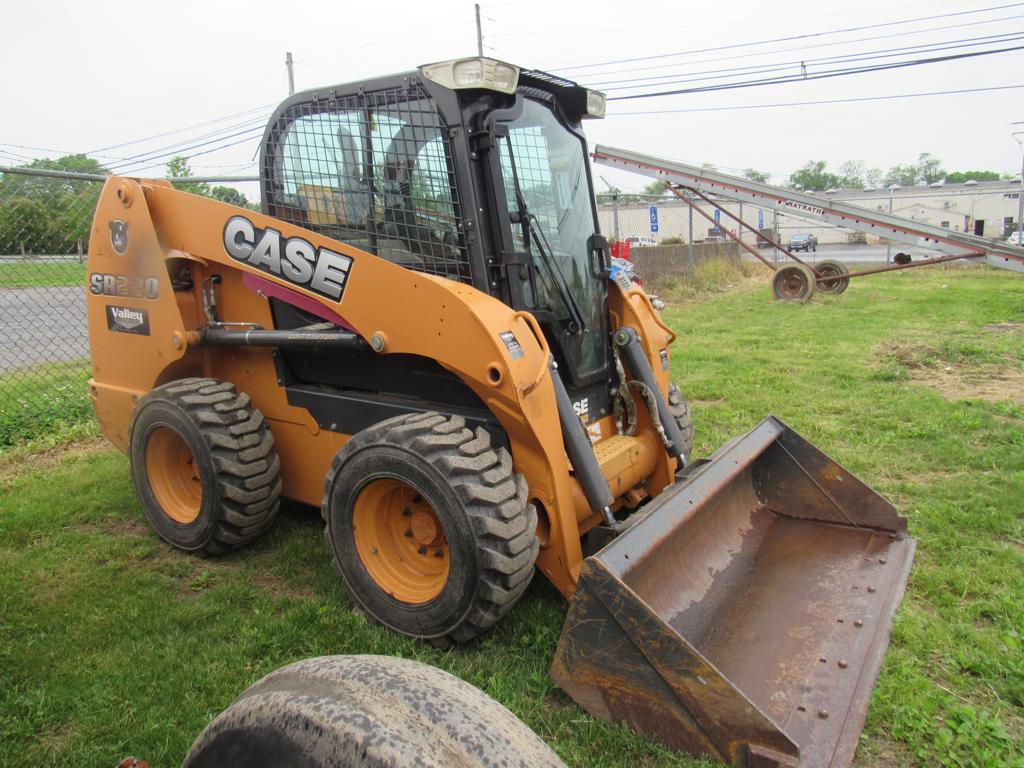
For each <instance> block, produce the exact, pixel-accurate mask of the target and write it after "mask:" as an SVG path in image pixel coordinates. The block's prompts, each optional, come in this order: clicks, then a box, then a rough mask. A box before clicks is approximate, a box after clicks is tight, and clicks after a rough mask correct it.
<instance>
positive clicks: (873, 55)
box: [588, 30, 1024, 93]
mask: <svg viewBox="0 0 1024 768" xmlns="http://www.w3.org/2000/svg"><path fill="white" fill-rule="evenodd" d="M1018 40H1024V30H1021V31H1019V32H1014V33H1006V34H1002V35H990V36H986V37H978V38H968V39H965V40H959V41H948V42H944V43H926V44H922V45H914V46H907V47H900V48H889V49H886V50H881V51H860V52H856V53H847V54H841V55H837V56H824V57H821V58H817V59H803V60H800V61H795V60H790V61H784V62H777V63H775V64H759V65H756V66H748V67H735V68H732V69H719V70H714V69H708V70H702V71H700V70H699V71H696V72H688V73H679V74H675V75H659V76H657V77H651V78H633V79H629V80H620V81H617V82H620V83H629V84H628V85H613V86H612V87H606V86H604V85H603V84H598V85H594V84H588V87H598V88H600V89H601V90H603V91H605V92H606V93H607V92H611V91H625V90H635V89H637V88H642V87H645V86H646V87H653V86H665V85H678V84H680V83H693V82H700V81H702V80H727V79H730V78H737V77H747V76H750V75H769V74H773V73H780V74H781V73H783V72H784V71H786V70H793V69H794V68H796V67H800V68H801V73H802V72H805V71H807V69H808V68H809V67H811V66H823V65H827V64H853V63H855V62H859V61H876V60H879V59H892V58H895V57H897V56H908V55H910V54H924V53H936V52H938V51H951V50H960V49H963V48H975V47H978V46H982V45H996V44H1002V43H1011V42H1015V41H1018ZM692 75H704V77H692Z"/></svg>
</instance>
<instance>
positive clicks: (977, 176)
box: [946, 171, 1000, 184]
mask: <svg viewBox="0 0 1024 768" xmlns="http://www.w3.org/2000/svg"><path fill="white" fill-rule="evenodd" d="M999 179H1000V176H999V173H998V172H996V171H953V172H952V173H947V174H946V181H947V182H948V183H949V184H963V183H964V182H965V181H999Z"/></svg>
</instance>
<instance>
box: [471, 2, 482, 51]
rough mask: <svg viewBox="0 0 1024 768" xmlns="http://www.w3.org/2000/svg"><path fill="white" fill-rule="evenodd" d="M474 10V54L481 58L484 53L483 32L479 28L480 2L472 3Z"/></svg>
mask: <svg viewBox="0 0 1024 768" xmlns="http://www.w3.org/2000/svg"><path fill="white" fill-rule="evenodd" d="M473 8H474V9H475V10H476V55H477V56H480V57H481V58H483V55H484V33H483V32H482V31H481V30H480V3H474V4H473Z"/></svg>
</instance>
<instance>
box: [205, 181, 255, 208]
mask: <svg viewBox="0 0 1024 768" xmlns="http://www.w3.org/2000/svg"><path fill="white" fill-rule="evenodd" d="M210 197H212V198H213V199H214V200H220V201H221V202H222V203H227V204H228V205H237V206H238V207H239V208H249V207H250V206H251V204H250V203H249V200H248V198H246V196H245V195H243V194H242V193H241V192H239V191H238V190H237V189H235V188H234V187H223V186H216V187H213V188H212V189H211V190H210Z"/></svg>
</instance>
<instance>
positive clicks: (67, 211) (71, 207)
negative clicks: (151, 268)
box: [0, 154, 109, 254]
mask: <svg viewBox="0 0 1024 768" xmlns="http://www.w3.org/2000/svg"><path fill="white" fill-rule="evenodd" d="M21 167H22V168H27V169H33V170H45V171H70V172H74V173H88V174H94V175H98V176H107V175H109V171H108V170H107V169H106V168H104V167H103V166H102V165H101V164H100V162H99V161H98V160H95V159H94V158H91V157H87V156H86V155H81V154H78V155H65V156H63V157H59V158H57V159H56V160H51V159H49V158H45V159H39V160H33V161H32V162H30V163H27V164H25V165H23V166H21ZM101 186H102V185H101V184H100V183H99V182H96V181H86V180H81V179H68V178H52V177H48V176H31V175H26V174H20V173H6V174H3V176H2V177H0V200H3V201H4V205H3V206H2V207H0V232H3V241H2V245H0V253H27V254H67V253H74V252H76V251H77V250H78V248H79V247H81V248H83V249H85V248H87V247H88V240H89V233H90V229H91V225H92V216H93V211H94V210H95V209H96V201H97V200H98V199H99V195H100V189H101Z"/></svg>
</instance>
